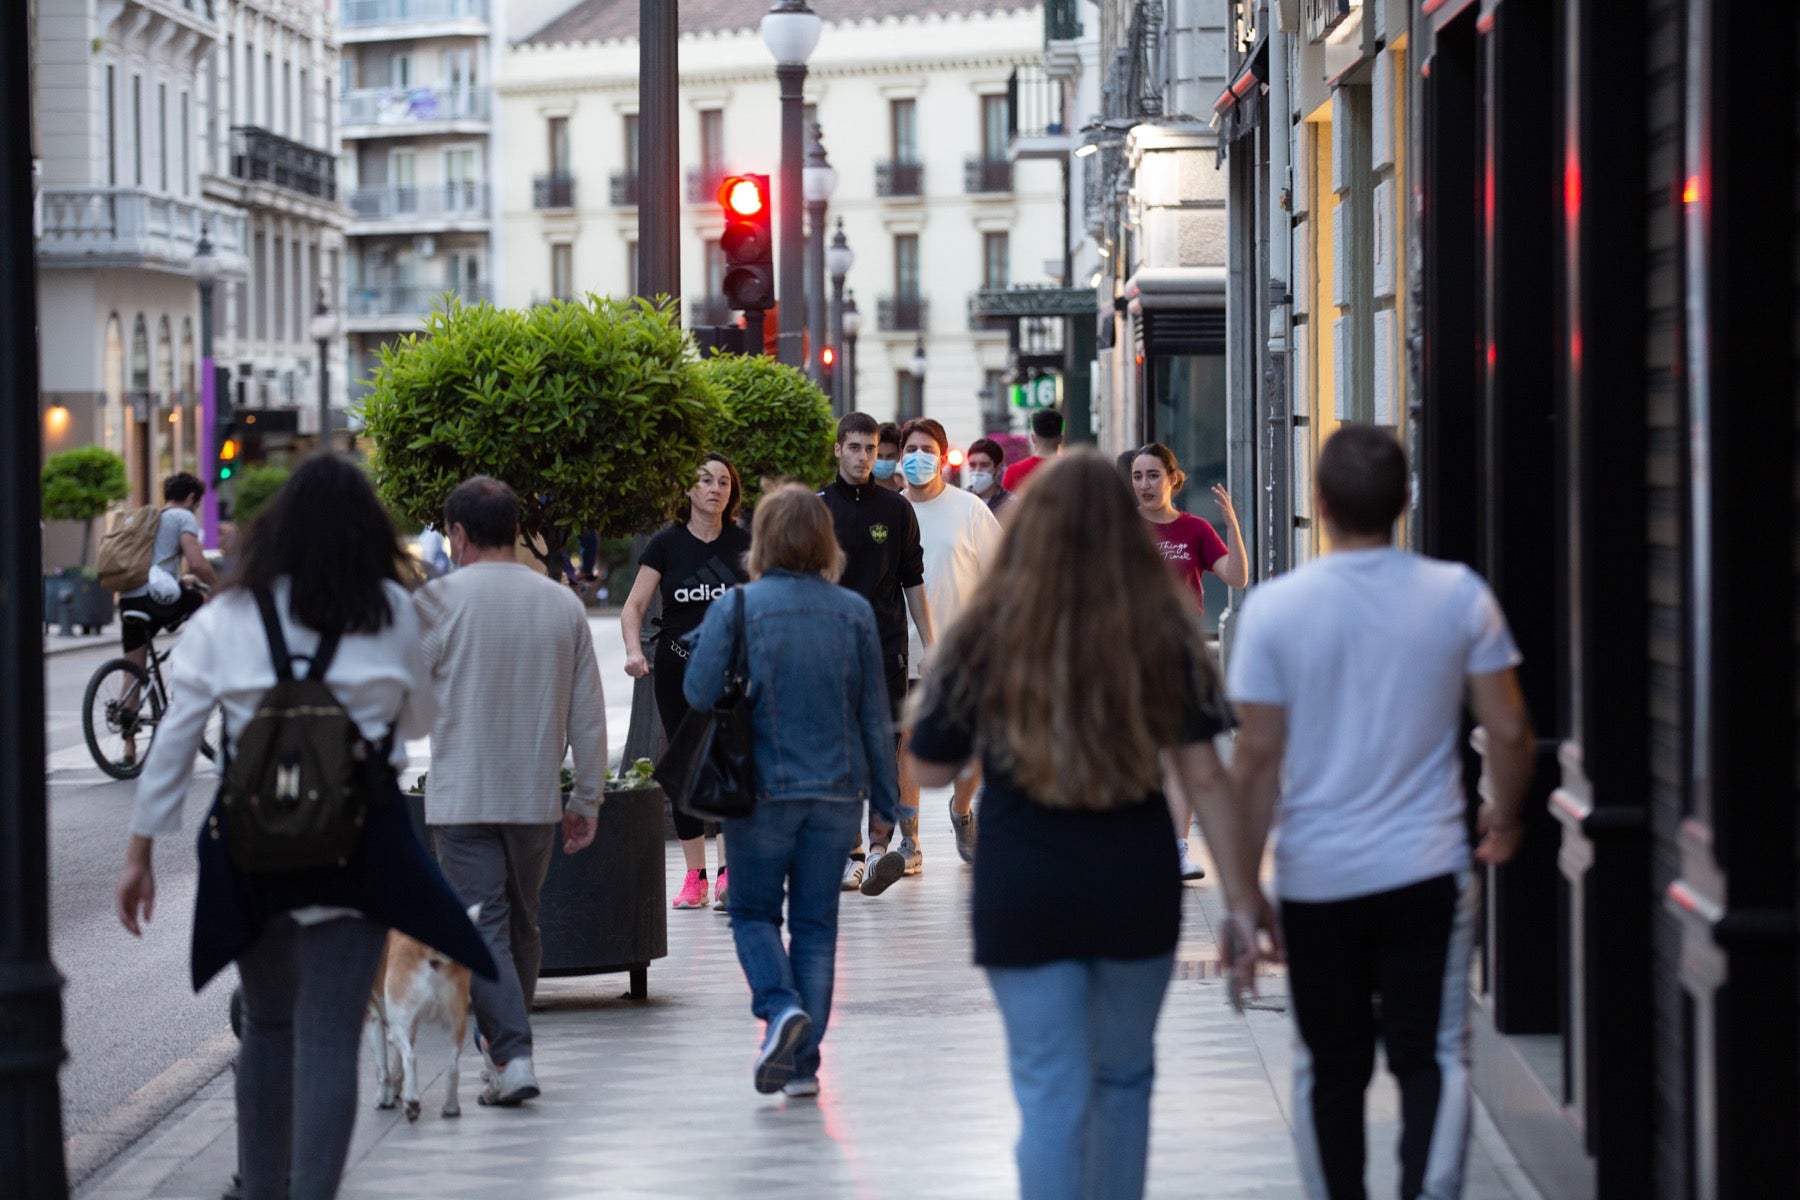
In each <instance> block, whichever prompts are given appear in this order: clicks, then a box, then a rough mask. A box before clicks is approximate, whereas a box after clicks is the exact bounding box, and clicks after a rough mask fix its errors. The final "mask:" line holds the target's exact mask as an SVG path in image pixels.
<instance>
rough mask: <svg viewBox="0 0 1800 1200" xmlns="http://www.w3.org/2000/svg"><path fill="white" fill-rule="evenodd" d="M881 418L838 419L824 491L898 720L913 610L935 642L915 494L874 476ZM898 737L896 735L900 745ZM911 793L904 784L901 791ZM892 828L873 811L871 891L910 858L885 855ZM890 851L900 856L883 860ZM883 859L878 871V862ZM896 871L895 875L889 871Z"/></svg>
mask: <svg viewBox="0 0 1800 1200" xmlns="http://www.w3.org/2000/svg"><path fill="white" fill-rule="evenodd" d="M880 427H881V426H880V423H879V422H878V421H876V420H875V418H874V417H871V416H869V415H868V414H867V413H851V414H850V415H848V416H846V417H845V418H844V419H843V420H841V421H839V422H838V432H837V443H836V445H834V446H833V447H832V454H833V456H834V457H836V459H837V463H838V475H837V478H836V479H834V480H832V481H831V482H830V483H829V484H827V485H826V486H825V489H824V490H823V491H821V492H820V493H819V496H820V498H821V499H823V500H824V501H825V506H826V507H827V508H829V509H830V510H831V520H832V523H833V525H834V526H835V527H836V529H837V539H838V546H839V547H840V548H841V549H842V550H843V551H844V573H843V576H842V577H841V578H840V579H839V582H840V583H842V584H843V585H844V586H845V587H847V588H849V589H850V590H851V591H853V592H855V593H857V594H858V595H859V596H861V597H863V599H865V600H867V601H868V602H869V604H870V606H871V607H873V608H874V609H875V629H876V632H877V633H879V634H880V635H881V655H882V661H883V664H884V666H885V667H886V671H887V686H888V699H889V700H890V701H891V702H892V704H893V708H894V719H895V721H896V722H897V721H899V719H900V714H901V709H902V707H903V706H904V705H905V702H906V666H907V663H906V643H907V637H906V615H907V611H908V610H909V609H910V610H911V611H912V619H913V624H915V625H917V626H918V627H919V636H920V638H921V640H922V641H923V642H924V644H925V647H926V648H927V649H930V648H931V646H932V645H933V644H934V642H935V640H936V639H935V637H934V635H933V632H932V628H931V613H930V609H929V608H928V606H927V604H926V601H925V552H924V550H923V549H921V547H920V545H919V520H918V517H917V516H915V515H914V514H913V508H912V502H911V501H909V500H907V499H906V498H905V497H904V496H902V495H901V494H900V493H898V492H891V491H888V490H887V489H886V488H884V487H881V486H880V485H878V484H877V483H875V481H874V479H873V478H872V473H873V470H874V464H875V454H876V450H877V446H878V431H879V429H880ZM898 744H899V743H898V742H896V743H895V745H896V749H897V748H898ZM902 794H904V792H903V793H902ZM898 816H899V817H900V822H901V825H902V826H903V827H904V828H905V831H906V832H908V833H909V834H911V833H913V832H914V830H915V828H916V824H917V822H918V813H917V811H916V810H911V809H908V808H902V809H901V810H900V812H899V813H898ZM893 832H894V831H893V828H892V827H891V826H886V825H884V824H883V823H882V822H881V819H880V818H879V817H877V816H876V815H875V814H874V813H873V812H871V813H870V814H869V854H868V863H869V864H870V866H869V870H868V874H862V875H861V879H860V881H859V882H860V884H861V889H862V891H863V893H864V894H865V895H876V894H878V893H879V892H881V891H884V890H886V888H887V886H888V885H889V884H891V883H892V882H893V881H894V879H897V878H899V873H897V872H895V871H894V868H895V866H896V865H898V866H899V868H900V870H901V871H903V870H904V866H905V861H904V859H903V858H901V856H900V855H899V852H898V851H894V852H891V853H890V854H887V855H884V854H883V851H885V850H886V849H887V843H888V839H889V838H891V837H892V836H893ZM884 857H891V858H893V859H895V860H896V862H882V861H881V860H882V859H883V858H884ZM878 863H879V864H880V866H881V868H882V869H881V871H880V872H879V874H880V875H881V876H882V878H880V879H877V878H875V877H874V876H875V875H876V874H877V872H876V869H875V864H878ZM861 867H862V863H860V862H858V861H856V860H855V858H854V856H853V860H852V862H851V865H850V868H849V869H848V870H846V872H845V876H844V879H845V886H846V888H848V887H851V886H855V882H856V881H853V878H852V876H853V874H861V871H860V868H861ZM890 873H892V874H893V878H886V876H888V875H889V874H890Z"/></svg>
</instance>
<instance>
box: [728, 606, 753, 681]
mask: <svg viewBox="0 0 1800 1200" xmlns="http://www.w3.org/2000/svg"><path fill="white" fill-rule="evenodd" d="M732 591H734V592H736V593H737V603H736V605H735V607H736V609H737V629H736V631H735V632H734V633H733V634H732V636H731V670H732V673H733V674H735V675H736V676H737V680H738V687H739V688H740V689H741V688H743V687H745V686H746V685H748V684H749V682H750V654H749V651H748V649H747V648H746V647H745V645H744V624H745V618H744V587H743V585H742V584H739V585H738V586H737V587H735V588H733V589H732Z"/></svg>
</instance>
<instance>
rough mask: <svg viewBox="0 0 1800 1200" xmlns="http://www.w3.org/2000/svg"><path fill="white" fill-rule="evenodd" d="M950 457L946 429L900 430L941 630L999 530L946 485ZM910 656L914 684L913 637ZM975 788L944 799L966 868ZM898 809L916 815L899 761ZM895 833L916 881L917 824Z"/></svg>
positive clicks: (959, 785) (971, 586) (968, 784)
mask: <svg viewBox="0 0 1800 1200" xmlns="http://www.w3.org/2000/svg"><path fill="white" fill-rule="evenodd" d="M949 453H950V439H949V437H948V436H946V435H945V433H944V427H943V426H942V425H940V424H938V423H937V422H936V421H934V420H932V419H931V418H930V417H917V418H914V419H913V420H911V421H908V422H907V423H906V427H905V428H904V429H902V430H901V435H900V470H901V473H902V474H903V475H905V476H906V498H907V499H908V500H910V501H912V506H913V514H914V516H916V517H917V518H918V522H919V544H920V546H921V547H922V548H923V549H924V553H925V597H926V599H928V600H929V601H931V615H932V619H933V620H935V621H936V622H937V623H938V624H939V625H940V626H941V627H943V628H945V629H948V628H949V627H950V623H951V622H952V621H954V620H956V615H957V613H959V612H961V611H962V606H963V605H964V604H965V603H966V602H967V601H968V599H969V597H970V596H972V595H973V594H974V592H975V587H976V585H977V584H979V583H980V582H981V577H982V575H983V574H984V573H985V572H986V571H987V567H988V564H989V563H990V562H992V561H993V558H994V554H995V552H996V551H997V550H998V549H999V548H1000V522H999V521H998V520H996V519H995V517H994V514H993V513H992V512H990V511H988V506H987V505H986V504H985V503H983V502H982V500H981V498H980V497H979V496H977V495H975V494H974V493H973V492H965V491H963V490H962V489H960V488H953V487H950V486H949V485H948V484H946V483H945V482H944V475H943V465H944V458H945V456H946V455H948V454H949ZM911 652H912V662H913V666H912V677H913V678H914V679H917V678H918V677H919V675H920V670H919V668H920V666H921V665H922V664H923V663H924V661H925V647H924V645H923V644H922V642H921V641H920V639H919V636H918V632H917V631H916V630H915V631H914V634H913V642H912V645H911ZM980 783H981V772H980V769H979V768H973V769H971V770H968V771H965V772H964V773H963V775H962V776H960V777H959V778H958V779H957V780H956V784H955V788H954V791H953V794H952V795H951V797H950V828H951V829H952V830H953V831H954V832H955V834H956V852H957V854H958V855H959V856H960V857H961V858H962V860H963V861H964V862H974V861H975V828H976V826H975V808H974V805H975V789H976V787H977V786H978V785H979V784H980ZM900 808H901V811H902V812H905V811H907V810H908V809H910V810H911V811H912V812H914V813H916V812H918V810H919V782H918V780H916V779H914V778H913V775H912V771H911V770H909V769H908V766H907V758H906V756H905V755H901V756H900ZM900 832H901V834H902V836H901V839H900V853H901V854H902V855H904V856H905V858H906V873H907V874H908V875H917V874H920V873H921V872H922V871H923V870H924V869H925V856H924V854H923V852H922V851H921V850H920V848H919V829H918V818H917V817H914V818H913V821H912V824H911V826H910V827H909V826H908V824H907V822H906V821H904V820H902V821H901V823H900Z"/></svg>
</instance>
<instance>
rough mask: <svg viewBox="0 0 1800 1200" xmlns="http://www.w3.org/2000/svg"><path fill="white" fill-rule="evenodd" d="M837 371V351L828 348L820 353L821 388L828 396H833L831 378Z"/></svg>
mask: <svg viewBox="0 0 1800 1200" xmlns="http://www.w3.org/2000/svg"><path fill="white" fill-rule="evenodd" d="M836 370H837V351H835V350H833V349H832V348H831V347H830V346H826V347H825V348H824V349H823V350H820V351H819V386H820V387H821V388H822V389H824V392H825V394H826V395H827V396H829V395H831V376H832V373H833V372H834V371H836Z"/></svg>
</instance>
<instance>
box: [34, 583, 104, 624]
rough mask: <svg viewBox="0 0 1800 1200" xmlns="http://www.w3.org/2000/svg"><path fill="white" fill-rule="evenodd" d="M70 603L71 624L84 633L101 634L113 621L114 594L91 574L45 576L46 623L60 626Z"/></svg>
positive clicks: (69, 615)
mask: <svg viewBox="0 0 1800 1200" xmlns="http://www.w3.org/2000/svg"><path fill="white" fill-rule="evenodd" d="M65 604H67V605H68V618H69V624H70V625H72V626H73V627H75V628H76V629H79V630H81V631H82V632H83V633H99V632H100V631H101V630H102V629H104V628H106V627H107V626H108V625H110V624H112V619H113V594H112V593H111V592H109V591H107V590H106V589H105V588H103V587H101V586H100V584H99V583H98V582H97V581H95V580H93V579H89V578H88V577H87V576H85V575H82V574H79V573H76V572H67V573H64V574H60V575H46V576H44V624H45V626H51V625H60V624H61V623H62V620H63V615H64V614H63V606H64V605H65Z"/></svg>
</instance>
